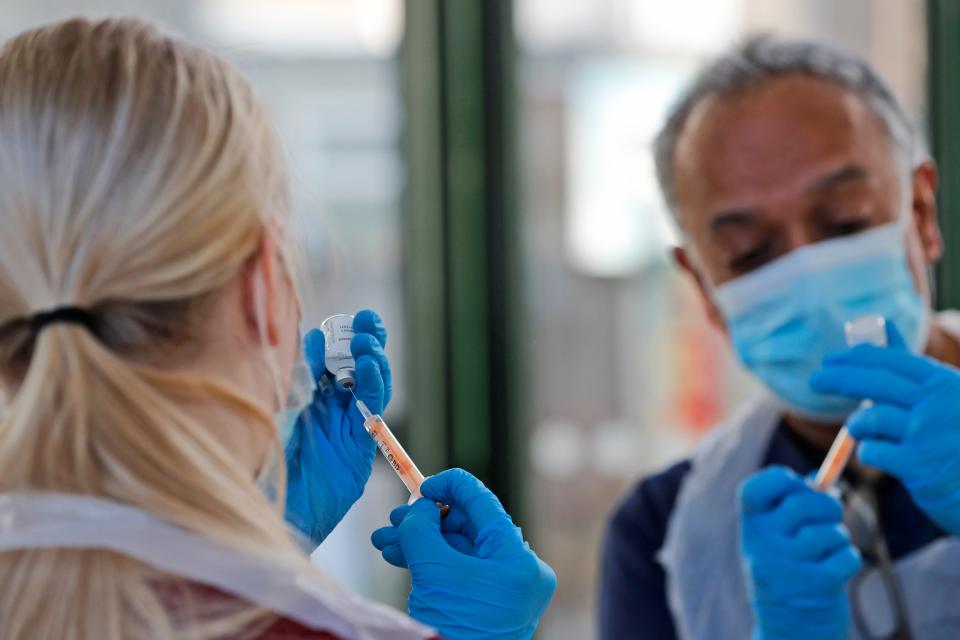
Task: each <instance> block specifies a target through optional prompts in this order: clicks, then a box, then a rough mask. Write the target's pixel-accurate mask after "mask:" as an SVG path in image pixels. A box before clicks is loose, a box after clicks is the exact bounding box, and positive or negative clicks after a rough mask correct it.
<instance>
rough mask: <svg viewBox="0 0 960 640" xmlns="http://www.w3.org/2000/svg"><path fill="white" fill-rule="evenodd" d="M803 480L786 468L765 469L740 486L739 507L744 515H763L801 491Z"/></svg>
mask: <svg viewBox="0 0 960 640" xmlns="http://www.w3.org/2000/svg"><path fill="white" fill-rule="evenodd" d="M805 488H806V483H805V481H804V479H803V478H801V477H800V476H798V475H797V474H796V473H794V472H793V471H791V470H790V469H787V468H786V467H779V466H773V467H767V468H766V469H763V470H761V471H759V472H757V473H755V474H754V475H752V476H750V477H749V478H747V479H746V480H744V482H743V483H742V484H741V485H740V507H741V509H742V511H743V513H744V514H751V513H765V512H768V511H770V510H772V509H774V508H775V507H776V506H777V505H779V504H780V503H781V502H782V501H783V500H784V498H786V497H787V496H789V495H790V494H792V493H796V492H798V491H803V490H804V489H805Z"/></svg>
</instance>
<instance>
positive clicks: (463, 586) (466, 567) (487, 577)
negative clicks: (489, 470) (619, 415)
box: [372, 469, 557, 640]
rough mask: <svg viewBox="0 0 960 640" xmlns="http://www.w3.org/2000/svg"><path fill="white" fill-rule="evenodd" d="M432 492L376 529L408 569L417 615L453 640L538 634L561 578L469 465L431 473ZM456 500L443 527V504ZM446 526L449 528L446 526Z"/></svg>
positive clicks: (376, 537) (390, 557)
mask: <svg viewBox="0 0 960 640" xmlns="http://www.w3.org/2000/svg"><path fill="white" fill-rule="evenodd" d="M420 490H421V492H422V493H423V495H424V496H425V498H421V499H420V500H417V501H416V502H415V503H413V505H410V506H407V505H404V506H402V507H398V508H397V509H394V511H393V513H392V514H390V519H391V521H392V522H393V523H394V524H393V526H391V527H384V528H382V529H378V530H376V531H374V532H373V537H372V540H373V544H374V546H375V547H377V548H378V549H380V551H381V552H382V553H383V557H384V559H386V560H387V562H390V563H391V564H394V565H397V566H400V567H409V569H410V575H411V578H412V588H411V591H410V597H409V598H408V600H407V604H408V606H409V610H410V616H411V617H413V618H415V619H416V620H419V621H420V622H422V623H424V624H427V625H430V626H432V627H434V628H435V629H436V630H437V631H439V632H440V635H441V636H443V637H444V638H449V639H450V640H464V639H472V638H507V639H514V638H517V639H521V638H523V639H525V638H530V637H531V636H532V635H533V632H534V630H535V629H536V628H537V624H538V623H539V621H540V616H541V615H543V612H544V611H546V609H547V605H548V604H550V599H551V598H552V597H553V592H554V590H555V589H556V586H557V577H556V575H555V574H554V573H553V569H551V568H550V567H549V566H548V565H547V564H546V563H544V562H543V561H542V560H540V558H538V557H537V555H536V554H535V553H534V552H533V551H532V550H531V549H530V547H529V545H527V543H526V542H524V540H523V535H522V533H521V532H520V529H519V528H518V527H517V526H516V525H514V524H513V521H512V520H511V519H510V516H509V515H507V513H506V512H505V511H504V510H503V507H502V506H501V505H500V501H499V500H497V497H496V496H495V495H493V493H491V492H490V490H489V489H487V488H486V487H485V486H483V483H482V482H480V481H479V480H477V479H476V478H475V477H473V476H472V475H470V474H469V473H467V472H466V471H464V470H463V469H451V470H448V471H444V472H442V473H439V474H437V475H435V476H433V477H430V478H427V480H426V481H424V483H423V485H422V486H421V488H420ZM438 502H439V503H441V504H447V505H450V512H449V513H448V514H447V516H446V517H445V518H444V519H443V521H442V525H441V519H440V509H439V508H438V507H437V504H436V503H438ZM441 526H442V530H441Z"/></svg>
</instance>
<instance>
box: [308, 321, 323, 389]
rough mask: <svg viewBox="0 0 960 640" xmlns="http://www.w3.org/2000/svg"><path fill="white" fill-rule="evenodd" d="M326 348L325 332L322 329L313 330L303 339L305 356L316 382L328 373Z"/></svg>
mask: <svg viewBox="0 0 960 640" xmlns="http://www.w3.org/2000/svg"><path fill="white" fill-rule="evenodd" d="M326 348H327V345H326V341H325V339H324V336H323V331H320V329H311V330H310V331H308V332H307V335H305V336H304V337H303V355H304V357H306V359H307V364H308V365H309V366H310V371H312V372H313V378H314V380H317V381H319V380H320V378H321V377H322V376H323V374H324V373H325V372H326V368H327V365H326V362H327V361H326Z"/></svg>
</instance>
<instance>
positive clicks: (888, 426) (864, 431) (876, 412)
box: [847, 404, 910, 442]
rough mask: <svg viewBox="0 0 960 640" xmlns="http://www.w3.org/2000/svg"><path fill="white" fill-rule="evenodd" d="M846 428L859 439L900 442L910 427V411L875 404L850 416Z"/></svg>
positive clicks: (888, 405)
mask: <svg viewBox="0 0 960 640" xmlns="http://www.w3.org/2000/svg"><path fill="white" fill-rule="evenodd" d="M847 429H848V430H849V431H850V435H852V436H853V437H854V438H856V439H857V440H861V441H863V440H885V441H889V442H900V441H901V440H903V437H904V436H905V435H906V434H907V432H908V430H909V429H910V412H909V411H906V410H905V409H901V408H900V407H895V406H893V405H890V404H876V405H873V406H872V407H868V408H864V409H860V410H859V411H857V412H856V413H854V414H853V415H852V416H850V418H849V419H848V420H847Z"/></svg>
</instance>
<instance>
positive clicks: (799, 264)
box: [714, 223, 929, 423]
mask: <svg viewBox="0 0 960 640" xmlns="http://www.w3.org/2000/svg"><path fill="white" fill-rule="evenodd" d="M714 300H715V301H716V303H717V306H718V307H719V308H720V311H721V313H722V314H723V316H724V318H725V319H726V323H727V328H728V330H729V332H730V336H731V338H732V340H733V346H734V349H735V350H736V352H737V355H738V356H739V357H740V360H741V361H742V362H743V364H744V365H745V366H746V367H747V369H748V370H749V371H750V372H751V373H753V375H755V376H756V377H757V378H759V379H760V381H761V382H763V383H764V384H765V385H766V386H767V387H768V388H769V389H770V390H771V391H772V392H773V393H774V394H775V395H776V396H777V397H778V398H779V399H780V400H781V401H782V403H783V404H784V406H785V408H786V409H787V410H789V411H790V412H792V413H795V414H796V415H798V416H801V417H804V418H808V419H811V420H815V421H819V422H824V423H835V422H838V421H842V420H843V419H844V418H846V417H847V416H848V415H849V414H850V413H852V412H853V411H854V410H855V409H856V408H857V406H858V404H859V403H858V402H856V401H853V400H849V399H845V398H838V397H834V396H826V395H822V394H819V393H816V392H814V391H813V390H812V389H811V388H810V385H809V379H810V375H811V374H812V373H813V372H814V371H815V370H816V369H817V368H819V367H820V363H821V361H822V360H823V357H824V356H825V355H826V354H828V353H830V352H833V351H839V350H842V349H843V348H844V347H845V346H846V342H845V338H844V330H843V327H844V323H845V322H847V321H849V320H853V319H856V318H858V317H860V316H865V315H882V316H883V317H884V318H886V319H887V320H888V321H891V322H893V323H894V325H896V327H897V329H899V330H900V333H901V334H903V337H904V339H905V340H906V341H907V343H908V345H909V346H910V348H911V349H913V350H914V351H920V350H921V349H922V348H923V347H924V346H925V343H926V338H927V330H928V321H929V309H928V306H927V304H926V302H925V301H924V300H923V298H922V297H921V296H920V294H919V293H918V292H917V289H916V286H915V284H914V280H913V276H912V274H911V272H910V270H909V268H908V267H907V256H906V249H905V245H904V225H903V224H901V223H891V224H887V225H883V226H880V227H875V228H873V229H869V230H867V231H863V232H861V233H858V234H856V235H854V236H848V237H844V238H836V239H832V240H825V241H823V242H818V243H816V244H813V245H809V246H805V247H801V248H799V249H796V250H795V251H792V252H791V253H789V254H787V255H786V256H784V257H782V258H779V259H777V260H775V261H774V262H771V263H770V264H767V265H765V266H763V267H761V268H760V269H757V270H756V271H753V272H751V273H748V274H746V275H744V276H741V277H739V278H736V279H734V280H731V281H730V282H726V283H724V284H722V285H720V286H719V287H717V288H716V290H715V291H714Z"/></svg>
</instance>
